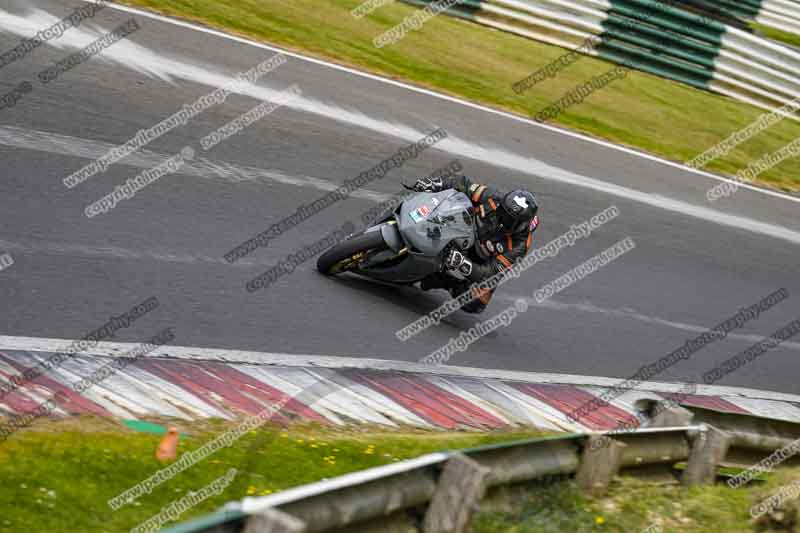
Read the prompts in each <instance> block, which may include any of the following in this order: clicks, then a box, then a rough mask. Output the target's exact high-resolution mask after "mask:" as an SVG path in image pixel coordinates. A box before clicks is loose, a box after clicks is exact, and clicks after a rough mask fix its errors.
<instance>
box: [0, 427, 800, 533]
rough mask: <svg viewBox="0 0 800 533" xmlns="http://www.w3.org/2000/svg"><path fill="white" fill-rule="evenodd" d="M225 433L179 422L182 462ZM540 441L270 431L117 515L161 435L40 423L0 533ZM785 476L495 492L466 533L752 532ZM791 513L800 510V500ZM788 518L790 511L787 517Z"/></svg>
mask: <svg viewBox="0 0 800 533" xmlns="http://www.w3.org/2000/svg"><path fill="white" fill-rule="evenodd" d="M228 427H230V424H229V423H223V422H221V421H217V420H212V421H206V422H202V423H195V424H192V425H182V426H179V430H180V431H181V437H180V441H179V448H178V451H179V454H181V453H185V452H187V451H191V450H194V449H197V448H199V447H200V446H202V445H203V444H205V443H206V442H208V441H209V440H211V439H213V438H214V437H216V436H218V435H219V434H221V433H222V432H223V431H224V430H225V429H226V428H228ZM543 435H544V434H543V433H537V432H533V431H527V432H496V433H476V432H426V431H421V430H410V429H400V430H396V431H387V430H386V429H384V428H375V427H363V426H357V427H355V428H350V429H338V428H331V427H324V426H319V425H316V424H298V425H293V426H290V427H288V428H284V427H279V426H265V427H264V428H262V429H260V430H259V431H257V432H255V433H251V434H248V435H245V436H244V437H242V438H241V439H240V440H239V441H237V442H236V443H235V444H234V445H233V446H231V447H229V448H224V449H222V450H219V451H217V452H216V453H215V454H213V455H211V456H210V457H208V458H206V459H205V460H204V461H201V462H200V463H198V464H196V465H194V466H192V467H191V468H189V469H187V470H185V471H184V472H182V473H180V474H178V475H177V476H176V477H175V478H173V479H171V480H169V481H167V482H166V483H164V484H162V485H160V486H159V487H157V488H156V489H154V490H153V492H152V493H151V494H149V495H144V496H143V497H141V498H139V500H137V501H136V502H135V503H134V504H129V505H127V506H125V507H122V508H120V509H119V510H117V511H112V510H111V509H110V508H109V507H108V505H107V503H106V502H107V501H108V500H109V499H110V498H112V497H114V496H116V495H118V494H119V493H121V492H123V491H124V490H126V489H128V488H130V487H131V486H133V485H135V484H136V483H139V482H141V481H142V480H144V479H146V478H147V477H149V476H151V475H152V474H154V473H155V472H156V471H157V470H159V469H160V468H163V466H164V465H162V464H161V463H159V462H158V461H157V460H156V459H155V458H154V452H155V449H156V447H157V445H158V443H159V441H160V440H161V436H160V435H157V434H153V433H142V432H135V431H132V430H131V429H129V428H128V427H126V426H124V425H122V424H120V423H116V422H113V421H108V420H104V419H99V418H96V417H86V416H85V417H78V418H72V419H67V420H60V421H46V420H45V421H42V420H40V421H37V422H36V423H35V425H34V427H33V428H32V429H26V430H23V431H20V432H18V433H16V434H14V435H13V436H12V437H11V438H10V439H9V440H8V441H6V442H4V443H2V444H0V479H1V480H2V490H0V532H2V531H9V532H12V531H13V532H18V531H48V532H49V533H59V532H65V533H67V532H69V533H72V532H76V531H80V532H106V531H108V532H116V531H128V530H130V529H131V528H132V527H134V526H136V525H138V524H140V523H142V522H144V521H145V520H147V519H148V518H150V517H151V516H153V515H156V514H157V513H158V512H159V511H160V510H161V509H162V508H163V507H166V506H168V505H169V504H170V503H171V502H173V501H176V500H178V499H180V498H181V497H183V496H184V495H185V494H186V492H187V491H189V490H195V491H196V490H198V489H200V488H202V487H204V486H206V485H208V484H209V483H211V482H212V481H214V480H216V479H218V478H220V477H222V476H223V475H224V474H225V473H226V472H227V471H228V470H229V469H231V468H235V469H237V471H238V474H237V476H236V478H235V479H234V480H233V482H232V483H231V484H230V485H229V486H228V487H227V488H226V489H225V491H224V492H223V493H222V494H220V495H218V496H214V497H212V498H210V499H208V500H206V501H204V502H203V503H201V504H200V505H198V506H196V507H194V508H192V509H190V510H189V511H187V512H186V513H184V514H183V515H182V516H180V517H179V518H178V522H184V521H186V520H187V519H191V518H196V517H198V516H200V515H203V514H207V513H209V512H213V511H215V510H217V509H219V507H220V506H222V505H223V504H224V503H226V502H228V501H231V500H238V499H241V498H243V497H245V496H248V495H249V496H259V495H267V494H271V493H273V492H277V491H280V490H283V489H287V488H290V487H294V486H297V485H302V484H306V483H311V482H314V481H319V480H321V479H325V478H332V477H335V476H339V475H342V474H346V473H349V472H354V471H357V470H363V469H365V468H370V467H374V466H379V465H385V464H390V463H393V462H396V461H400V460H403V459H410V458H413V457H417V456H419V455H422V454H425V453H430V452H434V451H442V450H452V449H460V448H470V447H475V446H481V445H488V444H494V443H500V442H507V441H510V440H517V439H525V438H530V437H541V436H543ZM792 479H800V468H795V469H787V470H785V471H779V472H777V473H776V474H772V475H770V476H769V477H768V479H767V482H766V483H765V484H762V485H759V486H756V487H743V488H740V489H737V490H733V489H730V488H728V487H727V486H724V485H717V486H714V487H703V488H692V489H684V488H681V487H680V486H675V485H667V484H655V483H647V482H644V481H640V480H635V479H630V478H620V479H618V480H616V481H615V482H614V483H613V484H612V487H611V491H610V493H609V494H608V495H607V496H606V497H603V498H597V499H589V498H586V497H584V496H583V495H581V494H580V493H579V492H578V491H577V489H576V488H575V486H574V483H573V482H572V481H563V482H557V483H555V484H549V485H546V486H545V485H539V486H536V485H525V486H523V485H517V486H513V487H502V488H501V489H496V490H493V491H492V492H491V494H490V496H489V498H487V499H486V500H485V501H483V502H482V503H481V512H480V513H479V514H478V515H476V517H475V519H474V521H473V526H472V532H473V533H501V532H502V533H506V532H510V533H526V532H560V531H572V532H584V531H586V532H588V531H620V532H621V531H635V532H638V531H641V530H642V529H644V528H645V527H647V526H648V525H650V524H651V523H653V522H656V521H659V523H661V524H662V525H664V527H665V530H666V531H689V532H704V531H725V532H739V531H752V526H750V525H749V524H750V522H749V518H748V509H749V508H750V506H752V505H753V504H755V503H757V502H760V501H762V500H763V499H764V498H766V497H767V496H769V495H770V494H772V493H773V492H774V491H775V490H776V489H777V488H778V487H780V486H782V485H786V484H788V483H789V482H790V481H791V480H792ZM790 505H791V506H792V507H791V508H792V509H794V512H795V513H796V511H797V508H798V506H799V505H798V503H797V501H794V502H791V503H790ZM794 516H795V515H791V514H789V513H786V514H785V515H784V516H783V519H784V520H789V519H793V517H794ZM762 522H763V521H762ZM167 525H169V524H167ZM762 525H763V524H762Z"/></svg>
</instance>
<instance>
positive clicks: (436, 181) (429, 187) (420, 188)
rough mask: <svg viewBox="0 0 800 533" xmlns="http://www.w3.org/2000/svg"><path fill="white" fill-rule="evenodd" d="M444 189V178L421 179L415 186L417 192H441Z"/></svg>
mask: <svg viewBox="0 0 800 533" xmlns="http://www.w3.org/2000/svg"><path fill="white" fill-rule="evenodd" d="M443 188H444V183H443V182H442V178H420V179H418V180H417V182H416V183H415V184H414V190H415V191H417V192H439V191H441V190H442V189H443Z"/></svg>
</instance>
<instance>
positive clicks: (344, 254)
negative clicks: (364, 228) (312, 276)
mask: <svg viewBox="0 0 800 533" xmlns="http://www.w3.org/2000/svg"><path fill="white" fill-rule="evenodd" d="M388 248H389V245H387V244H386V242H385V241H384V240H383V236H381V232H380V231H370V232H369V233H362V234H361V235H358V236H356V237H353V238H352V239H348V240H346V241H344V242H340V243H338V244H336V245H335V246H334V247H333V248H331V249H330V250H328V251H327V252H325V253H324V254H322V255H321V256H320V257H319V259H317V270H319V272H320V273H322V274H325V275H326V276H334V275H336V274H341V273H342V272H347V271H348V270H350V269H351V268H352V267H353V266H355V265H357V264H358V262H359V261H360V260H362V259H363V258H364V257H366V256H367V254H368V253H370V252H381V251H383V250H386V249H388Z"/></svg>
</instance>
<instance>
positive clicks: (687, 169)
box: [83, 0, 800, 203]
mask: <svg viewBox="0 0 800 533" xmlns="http://www.w3.org/2000/svg"><path fill="white" fill-rule="evenodd" d="M83 1H84V2H89V1H90V0H83ZM108 7H111V8H113V9H116V10H119V11H124V12H126V13H135V14H137V15H140V16H143V17H147V18H151V19H154V20H159V21H161V22H165V23H168V24H173V25H175V26H180V27H183V28H189V29H192V30H194V31H199V32H203V33H207V34H209V35H214V36H216V37H221V38H223V39H228V40H231V41H235V42H238V43H242V44H247V45H250V46H255V47H258V48H263V49H265V50H271V51H274V52H281V53H283V54H286V55H287V56H290V57H294V58H297V59H301V60H303V61H308V62H310V63H314V64H317V65H323V66H326V67H328V68H332V69H335V70H339V71H342V72H347V73H349V74H353V75H356V76H360V77H363V78H368V79H371V80H375V81H379V82H381V83H387V84H389V85H393V86H395V87H401V88H403V89H407V90H409V91H413V92H416V93H420V94H425V95H428V96H432V97H434V98H439V99H441V100H446V101H448V102H452V103H455V104H459V105H462V106H466V107H470V108H472V109H477V110H480V111H484V112H486V113H491V114H493V115H497V116H501V117H504V118H508V119H511V120H515V121H517V122H522V123H524V124H527V125H529V126H535V127H538V128H543V129H546V130H548V131H553V132H557V133H560V134H561V135H566V136H568V137H573V138H575V139H580V140H582V141H586V142H590V143H593V144H598V145H600V146H604V147H606V148H611V149H613V150H617V151H620V152H624V153H626V154H631V155H635V156H637V157H642V158H644V159H648V160H650V161H655V162H658V163H661V164H664V165H668V166H671V167H673V168H677V169H680V170H683V171H685V172H690V173H692V174H697V175H699V176H704V177H706V178H711V179H713V180H717V181H725V182H728V183H737V184H738V186H739V187H742V188H745V189H749V190H751V191H754V192H758V193H761V194H766V195H768V196H774V197H777V198H782V199H784V200H789V201H792V202H798V203H800V197H795V196H790V195H787V194H783V193H780V192H777V191H771V190H769V189H762V188H760V187H755V186H753V185H749V184H747V183H739V182H737V181H736V180H733V179H730V178H726V177H723V176H718V175H716V174H712V173H710V172H706V171H703V170H698V169H694V168H691V167H687V166H686V165H683V164H681V163H676V162H674V161H669V160H667V159H663V158H661V157H658V156H655V155H652V154H648V153H645V152H641V151H639V150H635V149H633V148H628V147H625V146H620V145H617V144H614V143H611V142H608V141H603V140H600V139H595V138H593V137H589V136H586V135H582V134H580V133H576V132H573V131H569V130H565V129H563V128H559V127H556V126H551V125H548V124H541V123H539V122H536V121H534V120H530V119H527V118H524V117H520V116H518V115H514V114H512V113H508V112H506V111H500V110H497V109H492V108H490V107H486V106H483V105H480V104H476V103H473V102H469V101H466V100H461V99H460V98H455V97H453V96H449V95H446V94H441V93H438V92H436V91H432V90H430V89H424V88H421V87H416V86H414V85H410V84H408V83H403V82H399V81H396V80H391V79H388V78H384V77H381V76H378V75H375V74H369V73H367V72H363V71H360V70H356V69H353V68H349V67H345V66H342V65H338V64H336V63H331V62H329V61H324V60H322V59H317V58H314V57H309V56H304V55H302V54H299V53H297V52H292V51H289V50H285V49H283V48H280V47H277V46H272V45H267V44H264V43H259V42H256V41H251V40H249V39H245V38H242V37H237V36H235V35H228V34H226V33H223V32H221V31H218V30H212V29H210V28H204V27H202V26H197V25H195V24H191V23H189V22H184V21H182V20H178V19H174V18H170V17H166V16H163V15H157V14H155V13H152V12H149V11H143V10H141V9H136V8H133V7H128V6H121V5H118V4H108Z"/></svg>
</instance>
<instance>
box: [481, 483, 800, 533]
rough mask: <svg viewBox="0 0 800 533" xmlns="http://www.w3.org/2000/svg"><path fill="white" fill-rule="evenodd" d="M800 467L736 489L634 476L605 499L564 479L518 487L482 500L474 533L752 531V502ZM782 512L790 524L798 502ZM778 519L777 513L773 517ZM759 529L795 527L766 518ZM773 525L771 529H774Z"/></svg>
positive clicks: (768, 493) (778, 484)
mask: <svg viewBox="0 0 800 533" xmlns="http://www.w3.org/2000/svg"><path fill="white" fill-rule="evenodd" d="M792 479H800V469H797V468H795V469H790V470H786V471H779V472H778V473H777V474H775V475H773V476H772V477H771V478H770V480H769V481H768V482H767V483H766V484H765V485H763V486H759V487H743V488H739V489H731V488H729V487H727V486H725V485H715V486H713V487H693V488H688V489H687V488H683V487H681V486H680V485H676V484H664V483H662V484H656V483H648V482H645V481H642V480H637V479H633V478H629V477H622V478H618V479H617V480H615V481H614V482H613V483H612V485H611V487H610V490H609V493H608V494H607V495H606V496H605V497H602V498H595V499H591V498H587V497H586V496H584V495H582V494H581V493H580V492H579V491H578V489H577V488H576V487H575V484H574V482H572V481H565V482H561V483H557V484H554V485H551V486H546V487H535V486H531V487H526V488H522V487H516V488H506V489H503V490H500V491H497V492H495V493H493V494H492V495H491V497H490V498H489V499H488V500H487V501H485V502H483V503H482V504H481V509H482V511H481V512H480V513H479V514H478V515H477V516H476V517H475V519H474V520H473V525H472V533H534V532H535V533H560V532H564V531H569V532H574V533H584V532H599V531H606V532H611V531H613V532H636V533H638V532H641V531H643V530H644V529H645V528H647V527H649V526H651V525H652V524H659V525H660V526H661V527H663V530H664V531H666V532H689V533H695V532H696V533H700V532H717V531H720V532H721V531H724V532H725V533H738V532H741V533H745V532H747V533H751V532H752V531H753V530H754V525H756V524H754V523H753V521H752V520H751V518H750V515H749V509H750V507H751V506H752V505H754V504H756V503H758V502H760V501H762V500H763V499H764V498H766V497H768V496H769V495H771V494H772V493H773V492H774V491H775V490H777V489H778V488H779V487H781V486H783V485H786V484H787V483H789V482H790V481H791V480H792ZM786 507H787V509H788V511H784V512H783V513H782V514H779V515H777V516H778V517H779V518H781V519H782V521H783V522H784V527H786V526H785V524H786V523H789V522H791V520H792V518H791V517H792V516H796V513H797V509H798V503H797V501H792V502H789V503H788V504H787V505H786ZM773 518H774V516H773ZM757 525H758V526H759V527H760V528H762V529H758V530H759V531H793V529H789V528H786V529H783V528H781V527H778V524H777V523H776V522H769V521H768V520H767V519H766V517H765V518H763V519H761V520H759V522H758V524H757ZM769 526H771V527H772V529H770V527H769Z"/></svg>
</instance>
